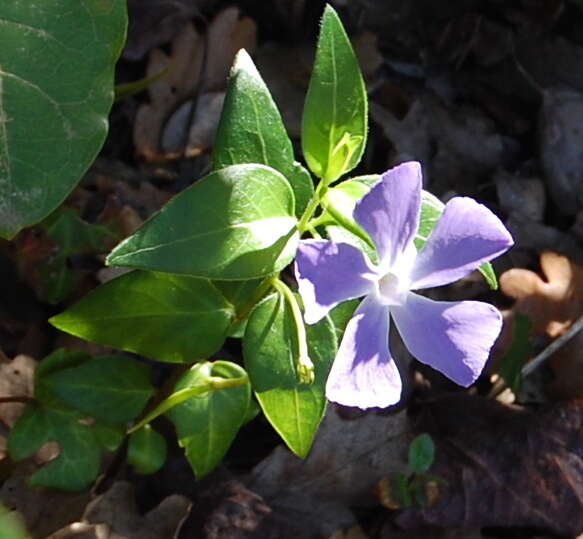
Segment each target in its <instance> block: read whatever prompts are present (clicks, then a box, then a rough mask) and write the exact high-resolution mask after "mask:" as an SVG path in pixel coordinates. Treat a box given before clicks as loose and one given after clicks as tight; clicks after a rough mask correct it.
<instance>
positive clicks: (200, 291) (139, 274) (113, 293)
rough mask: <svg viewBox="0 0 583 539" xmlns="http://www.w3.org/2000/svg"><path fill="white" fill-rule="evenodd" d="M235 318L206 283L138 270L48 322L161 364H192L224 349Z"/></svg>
mask: <svg viewBox="0 0 583 539" xmlns="http://www.w3.org/2000/svg"><path fill="white" fill-rule="evenodd" d="M234 314H235V313H234V308H233V306H232V305H231V304H230V303H229V302H228V301H227V300H226V299H225V297H224V296H223V295H222V294H221V292H220V291H219V290H218V289H217V287H216V286H214V285H213V283H212V282H211V281H209V280H207V279H196V278H193V277H188V276H182V275H171V274H167V273H155V272H148V271H140V270H136V271H132V272H130V273H126V274H125V275H122V276H121V277H117V278H116V279H113V280H111V281H109V282H107V283H105V284H104V285H101V286H100V287H98V288H96V289H95V290H94V291H93V292H91V293H90V294H89V295H87V296H85V297H84V298H83V299H82V300H81V301H80V302H79V303H77V304H76V305H74V306H73V307H71V308H70V309H69V310H68V311H65V312H64V313H61V314H59V315H57V316H55V317H53V318H51V319H50V322H51V324H53V325H54V326H56V327H57V328H59V329H61V330H62V331H66V332H68V333H71V334H73V335H76V336H78V337H81V338H83V339H87V340H89V341H94V342H98V343H101V344H106V345H109V346H115V347H117V348H122V349H123V350H128V351H130V352H136V353H138V354H143V355H145V356H148V357H151V358H154V359H159V360H161V361H170V362H193V361H195V360H199V359H204V358H207V357H209V356H210V355H211V354H213V353H215V352H216V351H217V350H218V349H219V348H220V347H221V346H222V344H223V342H224V341H225V338H226V337H227V333H228V330H229V326H230V324H231V322H232V320H233V317H234ZM136 328H138V329H139V331H137V330H136Z"/></svg>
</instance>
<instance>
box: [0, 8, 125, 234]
mask: <svg viewBox="0 0 583 539" xmlns="http://www.w3.org/2000/svg"><path fill="white" fill-rule="evenodd" d="M125 28H126V3H125V2H119V1H116V0H27V1H23V2H15V1H10V0H7V1H4V2H1V3H0V236H2V237H5V238H11V237H13V236H14V235H15V234H16V233H17V232H18V231H19V230H20V229H22V228H23V227H25V226H28V225H31V224H34V223H36V222H38V221H40V220H41V219H43V218H44V217H46V216H47V215H48V214H49V213H51V212H52V211H53V210H54V209H55V208H56V207H57V206H58V205H59V204H60V203H61V202H62V201H63V199H64V198H65V197H66V196H67V194H68V193H69V192H70V191H71V189H73V187H74V186H75V184H76V183H77V182H78V181H79V179H80V178H81V175H82V174H83V173H84V172H85V171H86V170H87V168H88V167H89V165H90V164H91V162H92V161H93V159H94V158H95V156H96V155H97V152H98V151H99V149H100V148H101V145H102V144H103V141H104V139H105V135H106V132H107V115H108V113H109V110H110V108H111V104H112V102H113V75H114V65H115V62H116V60H117V58H118V56H119V54H120V51H121V48H122V45H123V42H124V38H125Z"/></svg>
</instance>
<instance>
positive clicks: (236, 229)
mask: <svg viewBox="0 0 583 539" xmlns="http://www.w3.org/2000/svg"><path fill="white" fill-rule="evenodd" d="M296 224H297V219H296V218H295V215H294V196H293V192H292V190H291V187H290V186H289V183H288V182H287V181H286V179H285V178H284V177H283V176H282V175H281V173H279V172H277V171H276V170H274V169H272V168H269V167H267V166H264V165H252V164H246V165H231V166H229V167H226V168H223V169H221V170H217V171H215V172H212V173H211V174H209V175H208V176H206V177H205V178H203V179H202V180H199V181H197V182H196V183H195V184H194V185H192V186H191V187H189V188H188V189H186V190H184V191H183V192H181V193H180V194H178V195H177V196H176V197H174V198H173V199H172V200H171V201H170V202H169V203H168V204H166V206H165V207H164V208H162V210H160V212H158V213H157V214H155V215H154V216H153V217H152V218H151V219H150V220H148V221H146V223H144V224H143V225H142V227H141V228H140V229H139V230H138V231H137V232H136V233H135V234H134V235H133V236H130V237H129V238H127V239H126V240H125V241H123V242H122V243H120V244H119V245H118V246H117V247H116V248H115V249H114V250H113V251H112V252H111V254H110V255H109V257H108V258H107V263H108V264H109V265H114V266H115V265H117V266H133V267H137V268H142V269H150V270H155V271H166V272H170V273H182V274H188V275H192V276H194V277H204V278H210V279H225V280H244V279H253V278H255V277H262V276H265V275H268V274H270V273H273V272H275V271H279V270H281V269H282V268H284V267H285V266H286V265H287V264H289V262H290V261H291V260H292V259H293V257H294V255H295V252H296V249H297V245H298V240H299V237H298V233H297V230H296Z"/></svg>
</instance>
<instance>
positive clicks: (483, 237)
mask: <svg viewBox="0 0 583 539" xmlns="http://www.w3.org/2000/svg"><path fill="white" fill-rule="evenodd" d="M420 209H421V167H420V165H419V163H416V162H409V163H404V164H402V165H399V166H397V167H395V168H393V169H391V170H389V171H387V172H385V174H383V176H382V179H381V181H379V183H377V184H376V185H375V186H374V187H373V188H372V189H371V190H370V192H369V193H368V194H367V195H365V196H364V197H363V198H362V200H361V201H360V202H359V203H358V204H357V206H356V208H355V210H354V218H355V220H356V221H357V222H358V223H359V224H360V226H361V227H362V228H363V229H364V230H366V232H368V234H369V235H370V237H371V239H372V240H373V242H374V244H375V246H376V249H377V253H378V257H379V261H380V262H379V264H378V266H375V265H374V264H373V263H372V262H371V261H370V260H369V258H368V257H367V256H366V255H365V254H364V253H362V252H361V251H360V250H359V249H357V248H356V247H353V246H351V245H348V244H346V243H334V242H332V241H327V240H306V241H302V242H301V245H300V248H299V251H298V255H297V258H296V277H297V279H298V285H299V292H300V295H301V296H302V299H303V302H304V306H305V314H304V318H305V321H306V323H308V324H314V323H316V322H318V320H320V319H321V318H322V317H324V316H325V315H326V314H327V313H328V311H329V310H330V309H332V308H333V307H335V306H336V305H338V304H339V303H341V302H343V301H346V300H349V299H353V298H358V297H361V296H366V297H365V298H364V300H363V301H362V303H361V304H360V306H359V307H358V309H357V310H356V312H355V313H354V315H353V317H352V319H351V320H350V322H349V323H348V325H347V326H346V330H345V332H344V337H343V339H342V342H341V344H340V348H339V350H338V354H337V356H336V359H335V361H334V364H333V366H332V369H331V371H330V375H329V377H328V382H327V384H326V396H327V397H328V399H329V400H331V401H334V402H338V403H340V404H344V405H347V406H358V407H359V408H370V407H373V406H379V407H385V406H389V405H391V404H395V403H396V402H398V401H399V399H400V396H401V378H400V376H399V371H398V370H397V367H396V365H395V362H394V360H393V358H392V357H391V353H390V351H389V324H390V320H391V319H392V320H393V321H394V323H395V325H396V327H397V329H398V330H399V333H400V334H401V337H402V338H403V341H404V343H405V345H406V346H407V348H408V349H409V351H410V352H411V354H413V356H414V357H415V358H417V359H418V360H419V361H421V362H422V363H426V364H427V365H430V366H431V367H433V368H434V369H436V370H438V371H440V372H441V373H443V374H444V375H445V376H447V377H448V378H450V379H451V380H453V381H454V382H456V383H457V384H459V385H462V386H469V385H471V384H472V383H473V382H474V381H475V380H476V378H477V377H478V376H479V375H480V373H481V372H482V369H483V367H484V364H485V363H486V360H487V359H488V354H489V352H490V348H491V347H492V345H493V344H494V341H495V340H496V338H497V337H498V334H499V333H500V329H501V327H502V317H501V316H500V313H499V312H498V310H497V309H496V308H495V307H493V306H492V305H489V304H487V303H482V302H479V301H459V302H446V301H433V300H430V299H428V298H426V297H423V296H420V295H419V294H415V293H413V292H411V290H418V289H423V288H430V287H434V286H440V285H444V284H448V283H451V282H453V281H456V280H457V279H459V278H460V277H463V276H464V275H467V274H468V273H470V272H471V271H473V270H474V269H476V268H478V267H479V266H480V265H481V264H483V263H484V262H487V261H489V260H491V259H493V258H495V257H497V256H499V255H500V254H502V253H503V252H504V251H506V250H507V249H509V248H510V247H511V246H512V244H513V240H512V237H511V236H510V234H509V232H508V231H507V230H506V228H505V227H504V225H503V224H502V222H501V221H500V220H499V219H498V218H497V217H496V216H495V215H494V214H493V213H492V212H491V211H490V210H488V209H487V208H486V207H485V206H483V205H481V204H478V203H477V202H476V201H475V200H473V199H471V198H466V197H455V198H453V199H451V200H450V201H449V202H448V203H447V204H446V206H445V209H444V212H443V215H442V216H441V218H440V220H439V221H438V223H437V225H436V227H435V228H434V230H433V232H432V234H431V236H430V237H429V238H428V240H427V243H426V244H425V245H424V246H423V248H422V249H421V250H420V251H419V253H417V250H416V249H415V246H414V244H413V239H414V237H415V234H416V232H417V228H418V225H419V215H420ZM389 315H390V316H389Z"/></svg>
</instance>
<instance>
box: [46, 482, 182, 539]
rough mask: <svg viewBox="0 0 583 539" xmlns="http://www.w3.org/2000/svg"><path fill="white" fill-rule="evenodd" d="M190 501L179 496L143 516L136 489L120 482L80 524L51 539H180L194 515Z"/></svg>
mask: <svg viewBox="0 0 583 539" xmlns="http://www.w3.org/2000/svg"><path fill="white" fill-rule="evenodd" d="M190 506H191V503H190V501H189V500H188V499H187V498H185V497H184V496H180V495H178V494H175V495H172V496H168V497H167V498H165V499H164V500H163V501H162V502H161V503H160V504H159V505H158V506H156V507H155V508H154V509H152V510H151V511H149V512H148V513H146V514H145V515H141V514H140V513H139V512H138V510H137V507H136V503H135V499H134V492H133V487H132V486H131V484H130V483H128V482H126V481H118V482H116V483H114V484H113V486H112V487H111V488H110V489H109V490H108V491H107V492H105V494H102V495H100V496H98V497H97V498H96V499H94V500H93V501H91V502H90V503H89V504H88V505H87V508H86V509H85V512H84V513H83V517H82V519H81V520H80V521H79V522H75V523H72V524H69V525H68V526H65V527H64V528H63V529H61V530H59V531H57V532H55V533H54V534H52V535H50V536H49V537H47V539H66V538H69V537H79V536H80V535H81V534H82V537H83V538H86V539H166V538H168V539H171V538H172V537H177V535H178V532H179V530H180V527H181V525H182V523H183V521H184V519H185V518H186V517H187V516H188V513H189V512H190Z"/></svg>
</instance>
